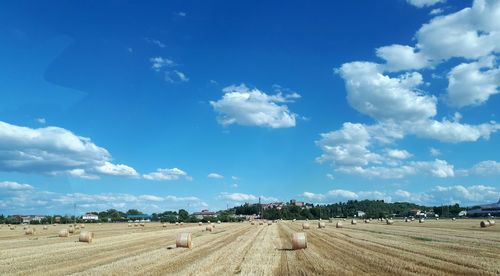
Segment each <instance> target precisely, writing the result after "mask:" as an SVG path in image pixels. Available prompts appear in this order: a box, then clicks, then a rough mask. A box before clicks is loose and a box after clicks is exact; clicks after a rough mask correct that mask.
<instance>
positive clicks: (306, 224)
mask: <svg viewBox="0 0 500 276" xmlns="http://www.w3.org/2000/svg"><path fill="white" fill-rule="evenodd" d="M309 228H311V225H309V222H304V223H302V229H309Z"/></svg>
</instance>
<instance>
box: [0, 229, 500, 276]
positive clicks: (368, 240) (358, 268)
mask: <svg viewBox="0 0 500 276" xmlns="http://www.w3.org/2000/svg"><path fill="white" fill-rule="evenodd" d="M335 223H336V221H335V222H333V223H328V222H327V223H326V228H321V229H319V228H317V225H316V224H315V223H314V222H311V228H310V229H308V230H303V229H302V222H299V221H297V222H291V221H282V222H279V223H274V224H271V225H268V224H264V225H259V224H258V223H257V224H255V225H251V224H250V223H247V222H245V223H223V224H217V225H216V227H215V228H214V229H213V231H212V232H209V231H205V225H203V226H199V225H198V224H184V225H182V226H181V225H179V226H175V225H170V224H169V225H167V227H162V225H161V224H159V223H148V224H146V226H145V227H132V228H131V227H128V226H127V224H103V225H97V224H88V225H87V226H86V229H85V231H92V232H93V233H94V234H95V239H94V241H93V242H92V243H90V244H88V243H81V242H78V234H77V233H76V234H74V235H71V236H70V237H68V238H60V237H58V232H59V231H60V230H61V229H63V228H65V226H62V225H58V226H49V227H48V230H42V228H41V227H40V226H39V227H37V231H36V234H35V235H29V236H26V235H24V232H23V230H22V228H17V229H16V230H10V229H9V228H7V227H2V228H1V229H0V274H1V275H9V274H24V275H26V274H50V275H67V274H82V275H102V274H107V275H109V274H114V275H122V274H140V275H145V274H179V275H200V274H201V275H220V274H242V275H285V274H286V275H314V274H323V275H324V274H329V275H335V274H337V275H360V274H377V275H383V274H393V275H394V274H397V275H410V274H411V275H414V274H425V275H443V274H449V275H488V274H490V275H497V273H498V274H500V261H499V256H500V229H499V227H490V228H486V229H480V228H479V226H478V223H477V221H475V220H460V221H456V222H451V221H445V220H441V221H439V222H438V221H436V222H429V223H426V224H418V223H405V222H402V221H396V222H395V223H394V225H386V224H385V223H370V224H364V223H361V224H358V225H351V224H348V223H344V228H335ZM301 231H304V232H306V234H307V239H308V244H307V249H305V250H291V248H292V243H291V235H292V233H296V232H301ZM182 232H190V233H192V240H193V248H192V249H187V248H175V239H176V236H177V234H178V233H182Z"/></svg>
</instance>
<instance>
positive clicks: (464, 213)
mask: <svg viewBox="0 0 500 276" xmlns="http://www.w3.org/2000/svg"><path fill="white" fill-rule="evenodd" d="M458 216H459V217H465V216H467V211H460V212H459V213H458Z"/></svg>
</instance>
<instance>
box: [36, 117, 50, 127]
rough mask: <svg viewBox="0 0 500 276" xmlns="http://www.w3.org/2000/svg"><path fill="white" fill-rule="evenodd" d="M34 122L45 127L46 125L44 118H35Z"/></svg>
mask: <svg viewBox="0 0 500 276" xmlns="http://www.w3.org/2000/svg"><path fill="white" fill-rule="evenodd" d="M36 121H37V122H38V123H40V124H42V125H45V124H46V123H47V120H45V118H37V119H36Z"/></svg>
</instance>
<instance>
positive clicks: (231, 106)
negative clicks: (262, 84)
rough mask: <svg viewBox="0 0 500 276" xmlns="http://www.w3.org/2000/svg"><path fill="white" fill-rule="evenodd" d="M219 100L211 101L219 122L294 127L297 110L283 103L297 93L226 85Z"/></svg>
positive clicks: (289, 100)
mask: <svg viewBox="0 0 500 276" xmlns="http://www.w3.org/2000/svg"><path fill="white" fill-rule="evenodd" d="M223 92H224V95H223V96H222V99H220V100H218V101H210V104H211V105H212V107H213V109H214V110H215V111H216V112H217V113H218V114H219V116H218V118H217V120H218V122H219V123H220V124H222V125H231V124H239V125H245V126H259V127H270V128H287V127H294V126H295V121H296V114H294V113H292V112H291V111H290V110H289V109H288V106H287V105H286V104H285V103H289V102H293V101H294V100H295V99H297V98H299V97H300V95H298V94H297V93H293V94H286V95H283V94H281V93H278V94H276V95H268V94H266V93H264V92H263V91H260V90H258V89H256V88H253V89H250V88H248V87H247V86H245V85H244V84H241V85H239V86H234V85H233V86H228V87H226V88H224V89H223Z"/></svg>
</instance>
